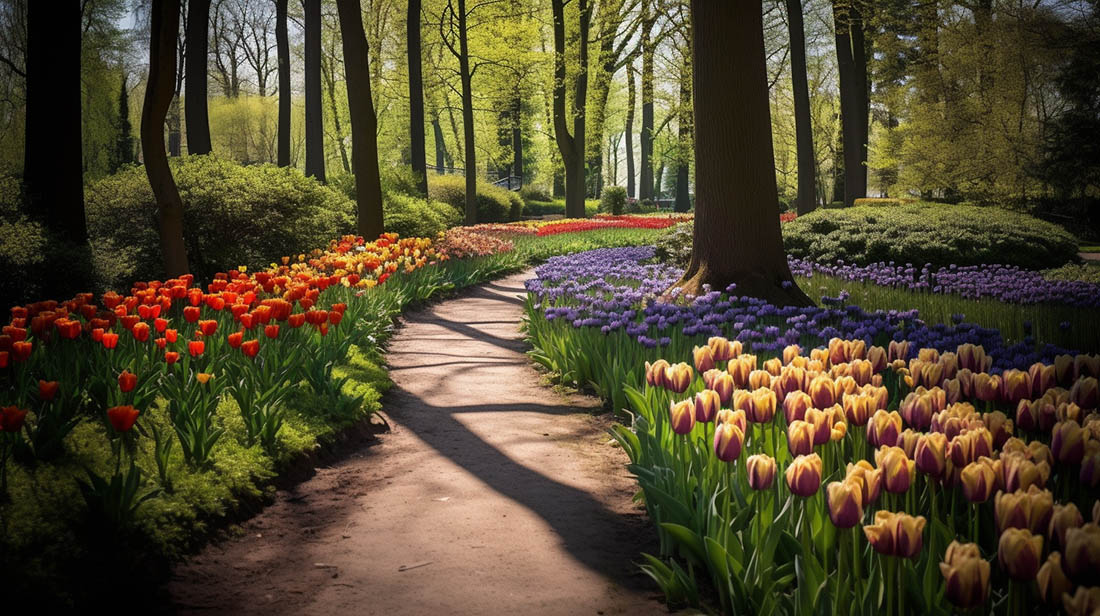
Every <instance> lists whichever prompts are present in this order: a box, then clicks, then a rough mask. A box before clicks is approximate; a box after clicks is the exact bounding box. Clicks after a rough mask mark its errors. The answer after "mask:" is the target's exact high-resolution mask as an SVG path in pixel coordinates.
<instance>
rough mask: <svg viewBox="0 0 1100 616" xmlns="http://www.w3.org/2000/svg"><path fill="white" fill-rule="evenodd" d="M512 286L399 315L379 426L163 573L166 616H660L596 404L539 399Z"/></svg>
mask: <svg viewBox="0 0 1100 616" xmlns="http://www.w3.org/2000/svg"><path fill="white" fill-rule="evenodd" d="M529 276H530V272H525V273H521V274H516V275H513V276H510V277H508V278H504V279H501V280H498V281H495V282H490V283H487V284H483V285H480V286H478V287H475V288H473V289H471V290H468V291H466V292H463V293H462V294H461V295H460V296H459V297H457V298H454V299H451V300H448V301H445V302H442V303H440V304H436V305H433V306H429V307H427V308H425V309H422V310H420V311H418V312H414V313H410V314H409V315H407V317H406V318H405V320H404V327H403V328H401V330H400V331H399V332H397V333H396V335H395V336H394V338H393V340H392V342H391V344H390V347H389V352H388V357H387V360H388V363H389V366H390V370H391V377H392V378H393V380H394V383H395V386H394V388H393V389H392V390H391V391H390V392H389V393H388V394H387V395H386V396H385V398H384V399H383V408H384V412H383V415H384V416H385V418H386V420H387V421H388V423H389V425H390V430H389V431H388V432H386V433H384V434H382V435H380V436H379V437H377V439H373V438H371V439H364V440H363V443H362V446H360V447H356V448H355V449H354V450H353V451H352V452H351V453H350V454H348V455H346V456H343V457H342V458H341V459H339V460H337V461H335V462H333V463H331V465H329V466H324V467H321V468H318V469H316V472H315V474H314V475H313V476H312V477H311V478H310V479H308V480H306V481H304V482H302V483H300V484H298V485H296V486H294V487H292V488H290V489H288V490H282V491H280V492H279V493H278V495H277V497H276V502H275V503H274V504H273V505H271V506H269V507H268V508H266V509H265V510H264V511H263V512H262V513H261V514H260V515H258V516H256V517H255V518H253V519H252V520H250V521H249V522H247V523H245V524H244V525H243V527H244V531H245V532H244V534H243V535H242V536H240V537H238V538H236V539H232V540H229V541H225V542H222V543H219V544H215V545H211V546H209V547H207V548H206V549H205V550H204V551H203V552H202V553H201V554H199V555H198V556H197V557H195V558H194V559H192V560H191V562H189V563H187V564H185V565H181V566H179V567H177V569H176V571H175V572H174V575H173V578H172V581H171V583H170V585H169V588H168V591H169V593H170V594H171V596H172V603H173V604H174V606H175V610H176V611H178V612H181V613H188V612H201V613H220V612H232V613H235V614H245V613H249V614H259V613H263V614H276V613H279V614H282V613H295V614H323V615H325V616H334V615H336V614H352V613H354V614H387V615H389V614H429V613H430V614H507V613H518V614H524V613H526V614H628V613H629V614H647V613H665V610H664V609H663V606H662V605H661V604H660V603H659V602H658V601H657V600H656V598H657V596H658V595H657V591H656V589H655V587H653V585H652V583H651V582H650V581H649V580H648V578H645V577H644V576H643V575H642V574H641V573H640V572H639V571H638V569H637V567H636V565H634V564H633V563H635V562H637V561H638V560H639V552H640V551H642V550H646V551H653V549H654V548H655V546H654V545H651V544H650V543H649V542H650V541H651V539H650V538H651V537H652V530H651V529H650V527H649V526H648V523H647V522H646V521H645V520H644V519H643V518H642V515H641V513H640V510H639V509H638V508H637V507H636V506H635V505H633V504H632V503H631V500H630V499H631V495H632V493H633V491H634V483H633V481H632V479H631V478H630V477H629V476H628V475H627V472H626V470H625V469H624V467H623V464H624V462H625V460H626V458H625V455H624V454H623V453H622V451H621V450H619V449H616V448H612V447H609V446H608V445H607V442H608V436H607V433H606V428H607V426H608V422H609V419H608V418H607V417H606V416H600V415H595V414H593V406H594V404H595V402H594V400H592V399H591V398H585V397H583V396H566V395H563V394H559V393H556V392H554V391H553V390H551V389H549V388H547V387H544V386H540V384H539V381H540V377H539V375H538V373H537V372H536V371H535V370H534V369H533V368H532V367H531V365H530V363H529V362H528V360H527V358H526V356H525V355H524V351H525V350H526V345H525V343H524V342H523V340H522V338H521V334H520V332H519V331H518V326H519V323H520V318H521V314H522V305H523V300H522V296H523V293H524V290H523V281H524V280H525V279H526V278H528V277H529Z"/></svg>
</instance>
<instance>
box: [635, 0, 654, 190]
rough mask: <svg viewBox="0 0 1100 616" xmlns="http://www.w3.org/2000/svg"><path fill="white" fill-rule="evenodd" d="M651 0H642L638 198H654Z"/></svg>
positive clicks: (652, 14) (652, 15) (652, 18)
mask: <svg viewBox="0 0 1100 616" xmlns="http://www.w3.org/2000/svg"><path fill="white" fill-rule="evenodd" d="M651 1H652V0H642V131H641V132H642V135H641V149H642V153H641V167H642V169H641V177H640V178H639V179H638V181H639V182H640V190H641V194H639V195H638V198H639V199H642V200H643V201H644V200H647V199H656V198H657V196H656V195H654V194H653V45H652V42H651V41H652V34H653V23H654V22H655V21H656V17H655V15H654V13H653V8H652V7H651V6H650V2H651Z"/></svg>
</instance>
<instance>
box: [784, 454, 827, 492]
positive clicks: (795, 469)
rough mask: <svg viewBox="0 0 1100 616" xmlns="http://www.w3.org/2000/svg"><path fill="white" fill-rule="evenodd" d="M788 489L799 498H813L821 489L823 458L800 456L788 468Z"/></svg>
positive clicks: (812, 455) (814, 455)
mask: <svg viewBox="0 0 1100 616" xmlns="http://www.w3.org/2000/svg"><path fill="white" fill-rule="evenodd" d="M786 478H787V487H788V488H789V489H790V490H791V492H792V493H793V494H797V495H798V496H813V495H814V494H816V493H817V490H818V488H820V487H821V456H819V455H817V454H816V453H812V454H810V455H803V456H798V457H796V458H795V459H794V461H793V462H791V464H790V466H788V467H787V473H786Z"/></svg>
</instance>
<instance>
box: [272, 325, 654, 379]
mask: <svg viewBox="0 0 1100 616" xmlns="http://www.w3.org/2000/svg"><path fill="white" fill-rule="evenodd" d="M286 322H287V325H289V326H291V327H293V328H295V329H297V328H299V327H301V326H302V325H303V324H305V322H306V315H305V313H304V312H299V313H297V314H292V315H290V316H288V317H287V320H286ZM663 376H664V375H662V377H663Z"/></svg>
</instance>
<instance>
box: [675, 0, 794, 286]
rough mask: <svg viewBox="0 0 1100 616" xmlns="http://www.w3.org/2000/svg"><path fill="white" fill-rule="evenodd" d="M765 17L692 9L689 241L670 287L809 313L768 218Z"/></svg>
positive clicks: (744, 6)
mask: <svg viewBox="0 0 1100 616" xmlns="http://www.w3.org/2000/svg"><path fill="white" fill-rule="evenodd" d="M762 12H763V11H762V6H761V3H760V2H748V1H747V0H746V1H742V2H728V3H727V2H713V1H711V0H692V3H691V23H692V30H693V34H694V36H693V45H692V48H693V49H692V52H693V53H692V63H693V68H694V89H695V92H696V93H697V94H698V96H696V97H695V127H696V136H695V178H696V184H695V233H694V240H693V242H692V254H691V262H690V264H689V265H688V268H687V271H686V272H684V277H683V278H682V279H681V280H680V282H678V283H677V284H676V287H678V288H680V289H682V290H683V291H684V292H687V293H690V294H695V295H698V294H700V293H701V292H702V291H703V285H705V284H709V285H710V286H711V288H713V289H717V290H725V289H726V288H728V286H729V285H731V284H736V285H737V287H736V289H737V290H736V294H737V295H749V296H753V297H760V298H763V299H765V300H768V301H770V302H772V303H776V304H794V305H810V304H811V302H810V300H809V298H808V297H806V295H805V294H804V293H802V292H801V291H800V290H799V289H798V287H797V286H796V285H795V283H794V280H793V278H792V277H791V272H790V269H789V268H788V266H787V257H786V255H785V254H784V252H783V239H782V237H781V235H780V229H779V217H778V216H776V213H775V204H776V202H777V201H778V199H779V196H778V194H777V191H776V185H775V158H774V155H773V152H772V135H771V118H770V110H769V106H768V105H769V103H768V75H767V68H766V64H765V56H764V35H763V19H762ZM731 109H736V110H737V113H730V110H731ZM730 186H737V187H738V189H737V190H736V191H732V192H731V191H730V188H729V187H730Z"/></svg>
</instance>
